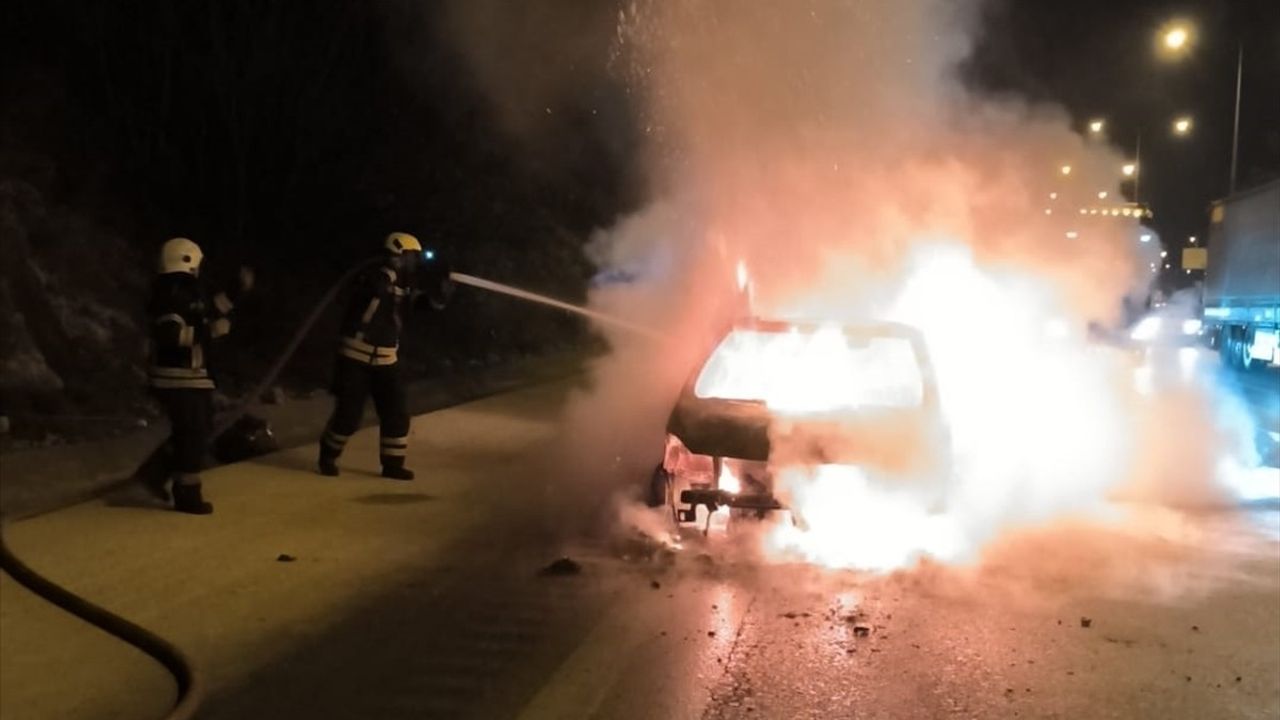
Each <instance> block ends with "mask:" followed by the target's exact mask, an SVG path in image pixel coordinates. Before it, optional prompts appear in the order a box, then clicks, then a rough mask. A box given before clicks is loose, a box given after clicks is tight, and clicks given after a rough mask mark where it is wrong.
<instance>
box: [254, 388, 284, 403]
mask: <svg viewBox="0 0 1280 720" xmlns="http://www.w3.org/2000/svg"><path fill="white" fill-rule="evenodd" d="M260 399H261V400H262V402H264V403H266V404H267V405H283V404H284V388H282V387H280V386H279V385H273V386H271V387H270V388H268V389H267V390H266V392H264V393H262V397H261V398H260Z"/></svg>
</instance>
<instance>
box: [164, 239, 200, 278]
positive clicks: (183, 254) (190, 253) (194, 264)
mask: <svg viewBox="0 0 1280 720" xmlns="http://www.w3.org/2000/svg"><path fill="white" fill-rule="evenodd" d="M203 260H204V253H203V252H201V251H200V246H199V245H197V244H195V243H194V242H192V241H191V240H190V239H188V238H184V237H176V238H171V239H169V240H166V241H165V243H164V245H162V246H161V247H160V267H159V270H160V272H161V273H162V274H164V273H178V272H181V273H187V274H188V275H199V274H200V263H201V261H203Z"/></svg>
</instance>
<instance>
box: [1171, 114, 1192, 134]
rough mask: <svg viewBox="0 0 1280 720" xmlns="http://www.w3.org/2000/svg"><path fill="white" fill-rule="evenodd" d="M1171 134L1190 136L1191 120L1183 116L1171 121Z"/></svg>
mask: <svg viewBox="0 0 1280 720" xmlns="http://www.w3.org/2000/svg"><path fill="white" fill-rule="evenodd" d="M1173 134H1174V135H1179V136H1186V135H1189V134H1191V118H1189V117H1187V116H1186V115H1183V116H1182V117H1179V118H1176V119H1175V120H1174V121H1173Z"/></svg>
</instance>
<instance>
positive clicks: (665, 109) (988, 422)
mask: <svg viewBox="0 0 1280 720" xmlns="http://www.w3.org/2000/svg"><path fill="white" fill-rule="evenodd" d="M482 5H484V4H483V3H482ZM559 7H563V6H559ZM575 7H576V6H575ZM979 11H980V3H978V2H976V0H969V1H963V2H957V1H955V0H860V1H857V2H854V1H852V0H849V1H842V0H829V1H828V0H804V1H799V2H787V3H780V2H772V1H770V0H746V1H744V2H735V3H706V2H695V1H694V0H669V1H661V2H660V1H658V0H653V1H651V2H644V1H637V2H632V3H630V4H627V5H625V6H624V7H622V8H621V9H620V10H618V11H617V13H616V16H612V15H611V16H610V19H611V22H612V24H613V25H612V31H613V34H612V36H611V44H610V45H609V47H608V52H607V53H603V54H602V53H601V52H600V51H601V46H600V45H598V44H588V46H589V47H590V48H592V50H591V52H590V53H587V54H585V55H573V54H572V51H568V52H569V53H570V55H573V57H575V58H576V60H575V62H578V61H581V62H587V63H591V62H594V63H598V65H597V67H603V68H608V70H609V72H610V73H612V78H613V80H614V81H615V82H621V83H623V84H624V85H625V87H626V88H627V91H628V97H630V98H631V99H632V102H633V103H634V105H633V108H634V109H635V111H636V112H637V113H638V117H637V119H636V120H635V122H634V125H635V126H636V127H638V128H640V129H641V130H642V132H643V137H644V153H643V172H644V174H645V177H646V178H647V181H648V187H649V195H650V198H649V202H648V204H647V205H646V206H645V207H644V208H643V209H641V210H640V211H638V212H636V213H633V214H631V215H628V216H626V217H623V218H620V219H619V221H618V222H617V223H616V224H615V225H614V226H613V227H610V228H606V229H602V230H600V231H599V232H598V233H596V235H595V236H594V237H593V239H592V241H591V243H590V245H589V247H588V250H589V254H590V256H591V259H592V260H593V261H594V262H595V263H596V265H597V267H598V268H599V269H600V270H601V271H602V277H608V278H630V279H632V280H631V281H629V282H613V283H605V284H602V285H601V286H599V287H597V288H595V289H594V290H593V291H592V293H591V297H590V303H591V306H592V308H593V309H595V310H598V311H601V312H606V313H610V314H614V315H617V316H620V317H623V318H625V319H627V320H629V321H631V322H634V323H638V324H641V325H645V326H648V327H653V328H656V329H659V330H661V331H663V332H664V333H666V334H667V335H668V336H669V337H670V338H671V339H670V340H669V341H668V342H665V343H655V342H652V341H650V340H647V339H644V338H641V337H636V336H631V335H628V334H626V333H625V332H618V331H615V330H611V329H609V328H603V327H602V328H600V331H601V332H602V333H604V334H605V335H606V337H607V338H608V340H609V342H610V345H611V348H612V351H611V353H610V354H609V355H608V356H607V357H605V358H603V359H601V360H600V361H599V362H597V363H596V364H595V365H594V366H593V367H592V370H591V378H592V387H591V388H590V389H588V390H586V391H584V392H582V393H579V394H578V395H576V396H574V397H573V398H571V400H570V402H569V404H568V406H567V407H566V409H565V415H564V423H563V429H564V432H563V437H562V438H561V441H560V443H559V444H558V445H557V450H556V453H555V458H556V459H555V467H556V472H557V474H558V476H559V477H560V478H561V479H563V480H568V481H569V482H570V483H571V484H570V486H571V487H573V488H575V489H576V492H575V495H576V496H578V497H582V498H585V499H586V502H585V503H584V504H574V505H573V508H574V509H573V513H574V514H579V513H580V511H581V510H582V509H583V508H588V509H591V508H595V509H599V508H604V507H607V506H608V505H607V502H606V501H607V499H608V498H609V496H611V495H612V494H613V493H615V492H616V491H618V489H619V488H621V487H640V486H641V485H642V483H643V480H644V478H645V477H646V475H647V473H648V472H649V471H650V470H651V469H652V468H653V467H654V466H655V465H656V464H658V463H659V462H661V460H662V456H663V447H664V445H663V440H664V424H665V421H666V419H667V416H668V414H669V412H670V410H671V408H672V405H673V401H674V399H675V398H676V396H677V394H678V392H679V390H680V387H681V385H682V383H683V382H684V381H685V380H686V379H687V377H688V375H689V373H690V372H691V371H692V369H693V366H694V363H696V362H697V361H698V359H699V358H700V357H701V356H702V355H703V353H705V351H706V350H707V348H708V345H709V343H711V342H713V341H714V340H715V339H716V337H717V333H718V332H720V331H721V330H722V329H723V327H724V326H725V323H727V322H728V321H729V320H730V319H731V318H732V317H733V315H734V313H735V312H737V311H738V310H739V309H740V306H739V305H738V304H737V297H738V296H737V290H738V283H737V278H736V272H737V268H738V267H739V265H742V266H744V267H745V268H746V270H747V274H748V275H749V278H750V287H751V290H752V298H753V304H754V307H753V310H754V311H755V312H756V313H757V314H760V315H765V316H784V317H794V316H804V317H809V318H820V319H827V320H835V321H840V320H860V319H866V318H889V319H895V320H901V321H904V322H908V323H911V324H913V325H916V326H917V327H920V328H921V329H922V330H923V331H924V333H925V337H926V340H927V341H928V342H929V344H930V348H931V351H932V352H933V354H934V358H935V362H936V364H937V366H938V375H939V383H940V385H941V390H942V394H943V398H944V402H945V403H946V412H947V417H948V419H949V420H950V421H951V423H952V425H953V432H954V434H955V443H956V447H957V466H958V467H957V470H956V478H955V490H954V492H953V493H952V497H951V498H950V500H951V502H952V507H954V508H955V509H956V510H955V516H954V517H952V518H950V520H949V521H948V522H947V524H946V525H945V527H941V528H937V529H929V530H928V531H927V532H924V531H922V532H921V533H919V535H921V536H928V537H931V538H934V539H935V540H936V542H935V540H931V541H930V542H933V543H934V545H932V546H925V545H922V544H919V543H918V542H917V543H916V544H915V545H913V546H911V547H903V548H890V549H886V548H884V547H881V548H879V549H878V552H880V553H881V555H879V556H877V557H876V558H872V559H870V561H869V562H870V564H871V565H873V566H881V565H883V566H889V565H893V564H896V563H901V562H903V561H905V560H908V559H910V558H911V557H918V556H919V555H921V554H928V555H933V556H938V557H943V558H945V559H953V558H959V557H963V556H968V555H971V554H972V553H973V552H974V551H975V550H976V549H978V548H980V547H981V546H982V544H983V543H985V542H988V541H990V540H991V539H992V537H993V536H994V535H995V534H996V533H998V532H999V531H1000V530H1001V529H1003V528H1006V527H1011V526H1016V525H1020V524H1033V523H1036V522H1044V521H1048V520H1050V519H1053V518H1056V517H1061V516H1063V515H1071V514H1075V513H1083V512H1088V511H1090V510H1091V509H1093V508H1094V507H1095V506H1096V505H1097V504H1098V503H1100V502H1101V501H1102V500H1104V499H1105V498H1106V497H1107V496H1108V495H1109V494H1112V493H1113V492H1114V491H1116V490H1117V489H1118V488H1120V487H1121V486H1124V485H1126V484H1130V483H1132V484H1134V485H1135V486H1142V483H1143V482H1146V483H1151V484H1154V485H1155V486H1159V487H1163V486H1164V485H1163V482H1164V480H1165V477H1164V476H1165V475H1167V474H1169V473H1172V472H1175V471H1176V472H1177V473H1178V474H1179V475H1180V476H1183V477H1188V478H1194V479H1192V480H1188V486H1196V484H1197V483H1201V482H1202V478H1206V477H1209V476H1211V475H1212V472H1213V465H1214V462H1215V458H1216V457H1218V450H1219V449H1220V447H1219V446H1220V445H1221V442H1220V438H1218V437H1217V436H1216V435H1213V434H1212V433H1209V434H1203V433H1202V434H1201V435H1199V436H1197V435H1196V434H1197V433H1200V432H1201V431H1202V430H1203V429H1204V428H1205V426H1206V422H1205V415H1206V413H1205V408H1204V407H1202V406H1198V405H1197V403H1198V402H1200V400H1201V396H1199V395H1194V394H1193V395H1190V396H1188V397H1187V398H1185V399H1183V400H1180V401H1177V402H1175V403H1174V405H1176V407H1178V408H1180V411H1181V412H1180V413H1175V414H1174V415H1172V416H1169V417H1170V420H1169V423H1168V424H1162V425H1161V426H1160V427H1158V428H1157V427H1155V426H1156V425H1157V424H1161V423H1160V421H1158V420H1156V418H1158V417H1165V416H1164V415H1162V414H1163V413H1165V412H1166V410H1168V407H1166V406H1163V405H1160V404H1158V403H1152V402H1148V401H1145V400H1144V399H1143V398H1142V397H1141V396H1140V394H1138V393H1135V392H1134V390H1133V387H1132V385H1131V383H1130V381H1131V377H1130V376H1131V371H1132V368H1131V367H1130V366H1129V365H1127V364H1125V362H1124V361H1123V360H1121V359H1117V358H1115V357H1111V356H1106V357H1102V356H1100V355H1099V354H1098V353H1097V352H1095V351H1094V350H1093V349H1091V348H1090V347H1089V346H1088V345H1087V344H1086V342H1085V336H1084V328H1086V327H1087V326H1088V325H1089V324H1090V323H1099V324H1103V325H1114V324H1115V323H1116V322H1117V321H1119V320H1120V310H1121V307H1122V299H1123V298H1126V297H1129V298H1135V297H1141V296H1144V295H1145V292H1146V290H1147V288H1148V286H1149V285H1150V282H1151V278H1152V276H1153V275H1152V272H1151V267H1150V264H1151V262H1153V261H1154V257H1153V255H1152V254H1153V253H1154V252H1157V250H1156V249H1157V248H1158V243H1157V242H1155V241H1154V240H1152V241H1150V242H1142V241H1141V240H1140V239H1139V236H1140V235H1142V234H1148V233H1147V231H1145V230H1143V229H1142V228H1141V227H1140V226H1139V225H1138V221H1137V219H1136V217H1130V216H1127V215H1126V216H1121V215H1120V214H1119V209H1118V208H1119V207H1120V206H1121V204H1122V203H1120V202H1119V201H1120V200H1121V198H1122V197H1123V195H1122V188H1121V186H1120V180H1121V176H1120V173H1119V168H1120V166H1121V165H1122V164H1123V163H1124V158H1123V157H1122V156H1121V155H1120V154H1118V153H1117V152H1116V151H1115V150H1114V149H1113V148H1110V147H1108V146H1106V145H1105V144H1102V143H1098V142H1090V141H1087V140H1086V139H1085V138H1083V137H1082V136H1081V135H1080V134H1079V133H1077V132H1075V131H1074V130H1073V129H1072V127H1071V122H1070V118H1069V117H1068V116H1067V115H1066V113H1065V112H1064V111H1063V110H1062V109H1060V108H1057V107H1053V106H1049V105H1033V104H1028V103H1025V102H1021V101H1018V100H1016V99H1009V98H1000V99H996V98H990V97H984V96H981V95H979V94H977V93H975V92H973V91H972V90H970V89H968V88H966V87H965V85H964V84H963V83H962V82H961V80H960V76H959V70H960V68H961V66H962V64H963V63H964V61H965V59H966V57H967V56H968V53H969V52H970V50H971V48H972V47H973V45H974V43H975V42H976V41H977V39H978V37H979V32H980V28H979V27H978V20H979V18H980V12H979ZM592 17H594V18H596V19H597V20H598V18H599V15H598V14H596V13H594V12H593V14H592ZM552 25H553V26H554V27H550V28H548V27H545V26H538V27H543V30H545V31H546V32H550V33H552V35H553V37H554V38H555V39H556V40H557V41H558V40H563V41H564V42H565V43H567V45H565V47H568V48H571V49H572V48H575V47H583V46H582V45H581V44H580V43H579V38H577V37H576V35H575V33H576V32H577V31H578V29H579V28H581V27H582V24H581V23H580V22H577V21H566V20H563V19H557V20H556V21H555V22H554V23H552ZM548 43H549V44H555V43H552V42H551V41H548ZM477 57H478V58H479V63H478V66H479V67H480V68H481V75H482V76H486V75H487V76H490V77H494V76H496V75H498V73H492V72H487V71H486V70H485V68H486V67H489V64H488V63H487V62H486V61H485V59H484V58H485V56H484V54H483V53H481V54H479V55H477ZM552 60H553V62H552V65H554V64H555V63H554V60H555V58H552ZM544 67H545V66H544ZM575 67H576V66H575ZM572 77H574V75H573V73H570V74H569V75H567V76H564V77H561V78H557V79H555V80H550V79H547V78H545V77H543V76H542V75H541V74H540V73H539V72H535V73H534V74H533V76H532V80H530V83H529V85H528V86H527V87H524V88H518V89H516V90H515V91H514V92H513V93H512V94H503V93H506V92H507V90H506V88H507V86H508V84H509V83H508V82H507V79H506V77H505V76H503V78H501V80H500V81H498V80H494V81H493V82H492V83H491V85H492V87H493V88H494V89H495V90H497V91H499V93H500V94H501V97H502V98H503V99H502V101H501V105H502V106H503V107H507V108H514V110H515V111H516V112H514V114H515V115H516V116H518V117H526V116H527V115H528V108H529V107H530V106H532V105H533V103H532V102H531V101H530V100H529V99H528V98H527V97H526V92H534V91H537V92H540V93H541V92H550V93H551V94H552V95H556V94H557V93H562V92H566V89H567V88H568V89H569V90H572V84H571V83H569V84H566V83H565V82H564V80H565V78H569V79H572ZM515 127H522V126H520V125H519V124H517V125H516V126H515ZM1100 206H1105V207H1112V208H1117V210H1116V214H1108V213H1098V212H1096V210H1097V208H1099V207H1100ZM1091 209H1094V210H1095V212H1090V210H1091ZM1051 326H1052V327H1054V328H1060V330H1058V331H1054V332H1051V333H1049V334H1048V335H1047V334H1046V332H1047V331H1046V328H1048V327H1051ZM1050 335H1052V337H1053V338H1054V339H1056V340H1057V342H1049V339H1050V338H1049V336H1050ZM1059 336H1061V337H1059ZM1184 435H1185V436H1196V437H1197V440H1196V442H1194V443H1188V444H1186V445H1184V446H1183V447H1184V448H1188V449H1187V451H1186V453H1185V456H1184V457H1181V458H1179V462H1180V463H1181V464H1180V465H1178V466H1177V467H1176V468H1174V467H1171V466H1170V465H1169V464H1168V463H1160V462H1154V461H1153V460H1152V458H1153V457H1154V456H1155V455H1154V453H1153V452H1152V451H1151V449H1150V448H1151V447H1152V446H1153V444H1155V443H1156V442H1161V443H1163V442H1169V441H1170V440H1173V441H1175V442H1176V440H1177V439H1179V438H1181V437H1183V436H1184ZM1205 438H1208V439H1205ZM841 487H843V488H846V489H847V488H849V487H860V485H859V484H858V483H857V482H852V483H851V482H845V483H844V484H843V485H841ZM790 491H791V492H792V494H793V495H795V496H803V495H805V494H806V492H807V493H808V494H809V495H811V496H815V497H818V498H819V499H818V500H816V501H815V503H818V504H825V505H826V506H828V507H837V505H836V504H835V503H833V502H832V500H833V498H831V497H829V496H827V495H825V494H824V492H823V489H822V488H821V487H816V486H803V485H801V486H797V487H794V488H791V489H790ZM841 492H844V491H843V490H842V491H841ZM1140 492H1144V493H1150V488H1149V487H1147V488H1146V489H1145V490H1142V491H1140ZM838 499H839V498H836V500H838ZM895 512H896V509H895ZM904 512H905V511H904ZM837 522H838V520H837ZM931 522H932V521H931ZM899 525H900V526H901V527H911V526H912V525H911V523H909V522H902V523H899ZM848 539H849V538H847V537H839V538H835V539H833V542H837V544H840V543H843V544H847V542H845V541H847V540H848ZM908 542H914V541H910V540H909V539H908ZM783 545H788V543H786V542H784V543H783ZM790 547H791V549H798V550H799V554H800V555H801V556H804V557H808V558H810V559H820V560H823V561H824V562H830V563H832V564H850V565H859V566H860V565H863V564H865V563H867V562H868V558H865V557H861V556H855V557H836V558H828V557H821V558H819V557H817V555H815V553H813V552H810V551H811V550H813V548H811V547H810V548H805V547H803V546H802V547H798V548H797V547H795V546H790ZM829 547H830V545H829V544H827V545H824V546H823V548H824V549H829ZM818 554H821V553H818Z"/></svg>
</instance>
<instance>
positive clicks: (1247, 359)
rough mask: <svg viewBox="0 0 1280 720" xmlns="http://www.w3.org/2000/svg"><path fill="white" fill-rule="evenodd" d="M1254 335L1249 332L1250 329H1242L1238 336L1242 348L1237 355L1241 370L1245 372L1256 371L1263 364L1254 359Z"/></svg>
mask: <svg viewBox="0 0 1280 720" xmlns="http://www.w3.org/2000/svg"><path fill="white" fill-rule="evenodd" d="M1252 334H1253V333H1251V332H1250V331H1249V328H1240V334H1239V336H1238V342H1239V344H1240V347H1239V349H1238V350H1237V353H1238V357H1239V361H1240V369H1241V370H1244V371H1245V372H1248V371H1250V370H1255V369H1257V368H1258V367H1260V366H1261V365H1262V363H1259V362H1258V361H1257V360H1254V359H1253V338H1252V337H1251V335H1252Z"/></svg>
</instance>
